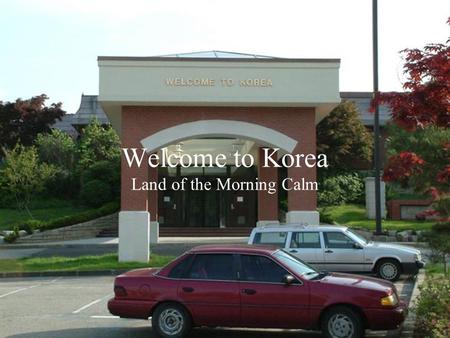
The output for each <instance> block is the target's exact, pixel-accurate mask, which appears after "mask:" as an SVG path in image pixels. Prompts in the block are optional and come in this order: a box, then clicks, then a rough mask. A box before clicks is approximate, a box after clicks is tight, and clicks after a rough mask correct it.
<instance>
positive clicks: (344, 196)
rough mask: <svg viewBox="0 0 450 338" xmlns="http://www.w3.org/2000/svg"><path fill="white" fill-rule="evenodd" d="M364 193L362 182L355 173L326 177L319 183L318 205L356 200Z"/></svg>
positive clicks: (339, 203) (338, 203)
mask: <svg viewBox="0 0 450 338" xmlns="http://www.w3.org/2000/svg"><path fill="white" fill-rule="evenodd" d="M363 195H364V183H363V180H362V178H361V177H359V176H358V175H357V174H346V175H337V176H331V177H327V178H325V179H324V180H323V182H322V183H321V184H320V185H319V191H318V193H317V199H318V203H319V205H320V206H331V205H341V204H344V203H352V202H357V201H359V200H360V199H361V196H363Z"/></svg>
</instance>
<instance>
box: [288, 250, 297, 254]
mask: <svg viewBox="0 0 450 338" xmlns="http://www.w3.org/2000/svg"><path fill="white" fill-rule="evenodd" d="M289 252H292V253H298V251H297V250H289Z"/></svg>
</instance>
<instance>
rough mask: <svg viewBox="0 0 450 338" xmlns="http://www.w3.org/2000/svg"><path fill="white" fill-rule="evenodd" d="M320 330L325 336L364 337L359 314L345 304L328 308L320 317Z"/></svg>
mask: <svg viewBox="0 0 450 338" xmlns="http://www.w3.org/2000/svg"><path fill="white" fill-rule="evenodd" d="M321 330H322V334H323V335H324V337H326V338H362V337H364V325H363V320H362V318H361V315H360V314H359V313H357V312H356V311H354V310H352V309H351V308H350V307H347V306H335V307H333V308H331V309H329V310H328V311H327V312H326V313H325V314H324V316H323V317H322V321H321Z"/></svg>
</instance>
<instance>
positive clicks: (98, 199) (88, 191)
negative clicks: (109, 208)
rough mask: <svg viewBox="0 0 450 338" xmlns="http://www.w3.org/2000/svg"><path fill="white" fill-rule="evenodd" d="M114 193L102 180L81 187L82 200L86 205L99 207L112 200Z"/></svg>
mask: <svg viewBox="0 0 450 338" xmlns="http://www.w3.org/2000/svg"><path fill="white" fill-rule="evenodd" d="M112 198H113V197H112V191H111V188H110V186H109V185H108V183H106V182H104V181H100V180H92V181H89V182H87V183H85V184H83V186H82V187H81V191H80V199H81V202H82V203H83V204H85V205H88V206H91V207H99V206H101V205H102V204H105V203H106V202H110V201H111V200H112Z"/></svg>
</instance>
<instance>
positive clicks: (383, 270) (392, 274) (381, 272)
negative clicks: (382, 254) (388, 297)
mask: <svg viewBox="0 0 450 338" xmlns="http://www.w3.org/2000/svg"><path fill="white" fill-rule="evenodd" d="M376 273H377V275H378V277H380V278H382V279H386V280H388V281H391V282H394V281H396V280H397V279H399V278H400V275H401V273H402V271H401V266H400V263H399V262H398V261H397V260H395V259H382V260H381V261H380V262H379V263H378V264H377V269H376Z"/></svg>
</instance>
